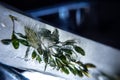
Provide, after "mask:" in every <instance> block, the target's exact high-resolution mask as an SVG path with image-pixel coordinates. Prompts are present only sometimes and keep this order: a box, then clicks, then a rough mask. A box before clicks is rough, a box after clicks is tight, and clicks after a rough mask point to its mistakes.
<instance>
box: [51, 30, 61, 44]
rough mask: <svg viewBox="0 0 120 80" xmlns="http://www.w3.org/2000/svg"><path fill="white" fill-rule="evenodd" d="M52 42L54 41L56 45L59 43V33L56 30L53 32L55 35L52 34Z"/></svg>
mask: <svg viewBox="0 0 120 80" xmlns="http://www.w3.org/2000/svg"><path fill="white" fill-rule="evenodd" d="M51 40H52V41H55V42H56V43H58V42H59V32H58V30H57V29H55V30H54V31H53V33H52V34H51Z"/></svg>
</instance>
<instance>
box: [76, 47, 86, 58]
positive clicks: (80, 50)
mask: <svg viewBox="0 0 120 80" xmlns="http://www.w3.org/2000/svg"><path fill="white" fill-rule="evenodd" d="M74 49H75V51H76V52H78V53H80V54H81V55H83V56H84V55H85V52H84V50H83V49H82V48H81V47H79V46H74Z"/></svg>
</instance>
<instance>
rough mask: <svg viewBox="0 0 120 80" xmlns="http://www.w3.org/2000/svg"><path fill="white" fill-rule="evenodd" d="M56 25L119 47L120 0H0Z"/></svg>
mask: <svg viewBox="0 0 120 80" xmlns="http://www.w3.org/2000/svg"><path fill="white" fill-rule="evenodd" d="M1 2H4V3H6V4H9V5H11V6H13V7H14V8H16V9H17V10H20V11H22V12H24V13H25V14H27V15H29V16H32V17H33V18H35V19H37V20H40V21H43V22H45V23H48V24H50V25H53V26H56V27H58V28H60V29H63V30H66V31H69V32H72V33H75V34H77V35H80V36H83V37H86V38H88V39H92V40H94V41H97V42H100V43H103V44H105V45H109V46H111V47H114V48H117V49H120V29H119V26H120V20H119V19H120V11H119V10H120V3H119V2H107V1H106V2H105V1H104V2H102V1H99V0H96V1H85V0H1Z"/></svg>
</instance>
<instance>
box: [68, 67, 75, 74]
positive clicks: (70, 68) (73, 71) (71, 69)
mask: <svg viewBox="0 0 120 80" xmlns="http://www.w3.org/2000/svg"><path fill="white" fill-rule="evenodd" d="M68 68H69V70H70V71H71V72H72V73H73V74H74V75H76V74H77V71H76V70H75V69H74V68H72V67H70V66H68Z"/></svg>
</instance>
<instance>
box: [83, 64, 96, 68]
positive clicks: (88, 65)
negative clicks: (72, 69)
mask: <svg viewBox="0 0 120 80" xmlns="http://www.w3.org/2000/svg"><path fill="white" fill-rule="evenodd" d="M84 65H85V66H86V67H87V68H95V67H96V66H95V65H93V64H91V63H86V64H84Z"/></svg>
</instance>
